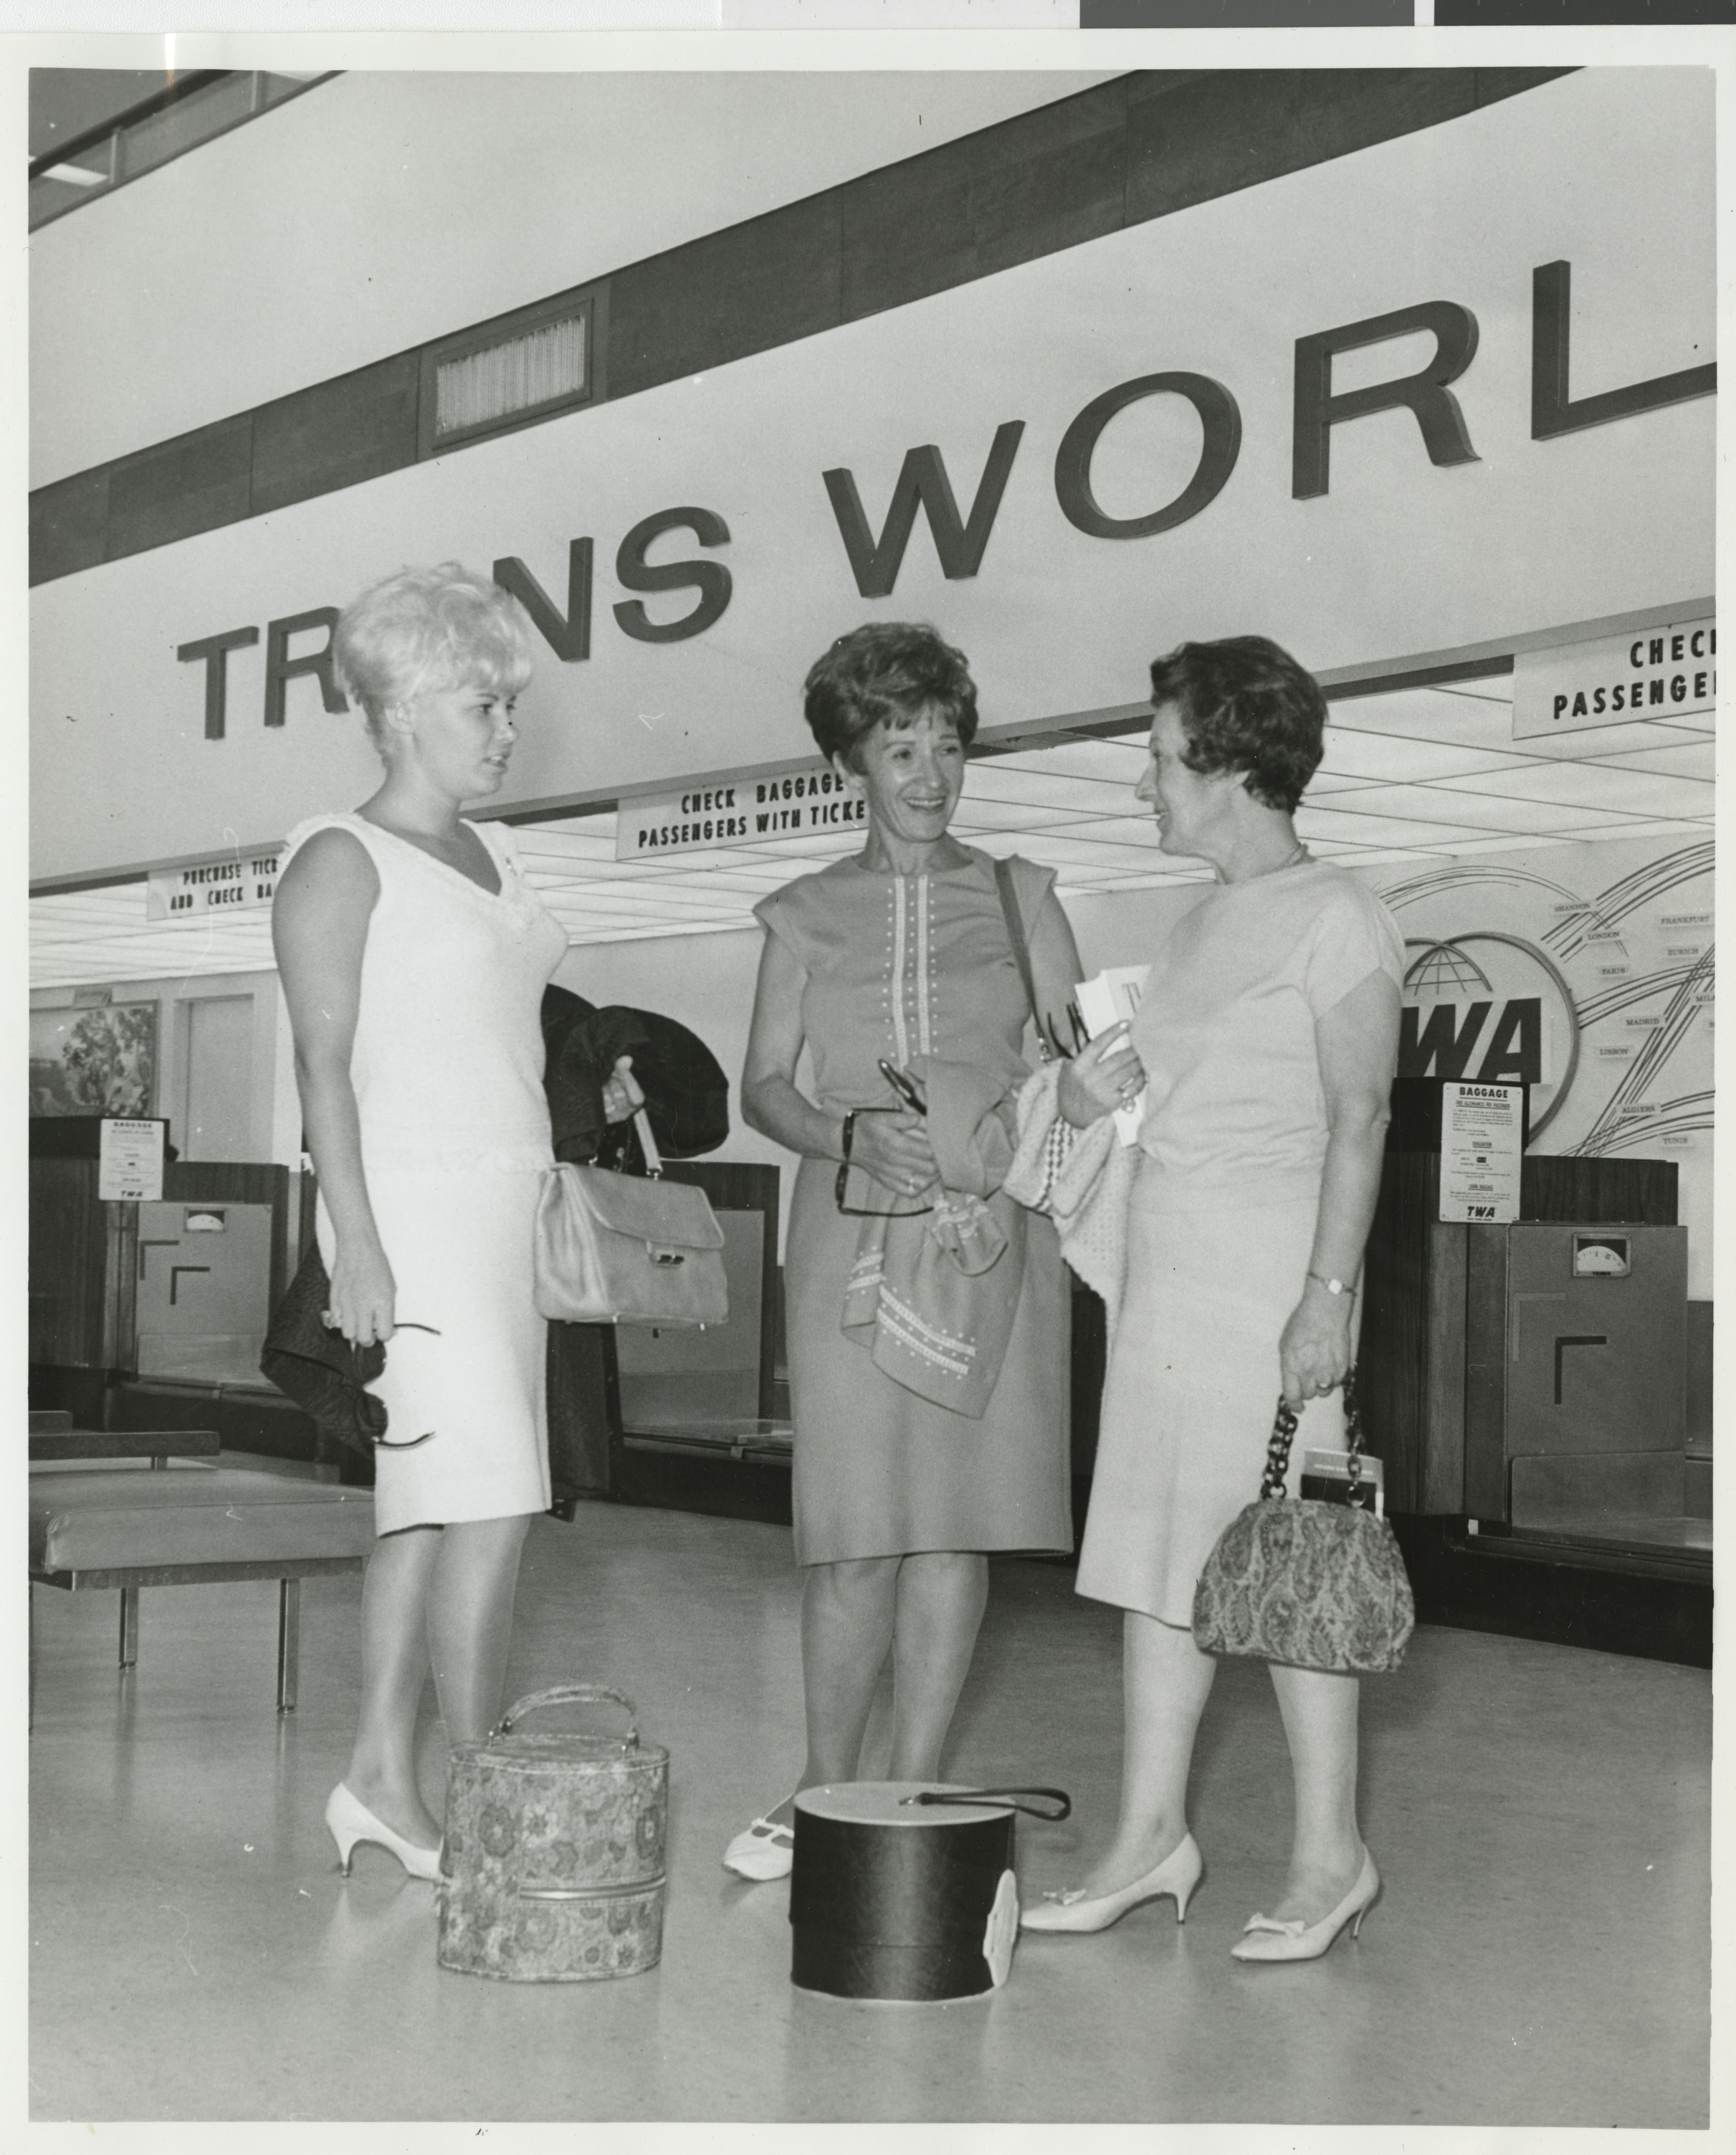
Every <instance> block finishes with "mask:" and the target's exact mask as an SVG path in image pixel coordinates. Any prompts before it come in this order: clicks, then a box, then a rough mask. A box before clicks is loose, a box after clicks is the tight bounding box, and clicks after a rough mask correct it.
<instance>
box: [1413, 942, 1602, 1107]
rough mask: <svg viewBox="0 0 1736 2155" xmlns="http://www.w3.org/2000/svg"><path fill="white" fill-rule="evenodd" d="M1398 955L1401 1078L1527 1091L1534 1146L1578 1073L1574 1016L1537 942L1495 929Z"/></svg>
mask: <svg viewBox="0 0 1736 2155" xmlns="http://www.w3.org/2000/svg"><path fill="white" fill-rule="evenodd" d="M1405 950H1406V953H1407V964H1406V968H1405V1007H1404V1010H1403V1011H1402V1014H1401V1017H1400V1032H1399V1050H1398V1074H1399V1076H1400V1077H1442V1078H1447V1079H1450V1080H1453V1081H1468V1082H1469V1083H1473V1084H1477V1085H1529V1087H1530V1088H1531V1138H1532V1140H1533V1142H1535V1140H1536V1139H1538V1138H1539V1137H1540V1136H1541V1135H1542V1134H1543V1131H1544V1130H1545V1128H1546V1127H1547V1125H1548V1124H1550V1122H1551V1121H1553V1120H1554V1118H1555V1116H1556V1115H1557V1114H1558V1113H1560V1109H1561V1108H1562V1106H1563V1105H1564V1104H1565V1101H1566V1098H1567V1094H1568V1091H1569V1088H1570V1087H1571V1085H1572V1083H1573V1080H1574V1076H1575V1072H1576V1071H1577V1069H1578V1067H1579V1054H1580V1028H1579V1016H1578V1013H1577V1011H1576V1010H1575V1006H1574V1000H1573V990H1571V989H1570V987H1569V985H1568V984H1567V980H1566V978H1565V975H1564V974H1563V973H1562V972H1561V970H1560V968H1559V967H1558V966H1557V965H1555V963H1554V961H1553V960H1551V959H1550V958H1549V957H1547V956H1546V955H1545V954H1544V952H1542V951H1541V950H1539V949H1538V948H1537V946H1536V945H1535V944H1533V943H1529V942H1527V941H1525V939H1524V938H1523V937H1521V936H1518V935H1508V934H1502V933H1501V932H1500V931H1499V930H1498V929H1474V930H1472V931H1471V932H1469V933H1468V934H1463V935H1455V936H1453V937H1451V938H1450V939H1446V940H1443V941H1441V942H1432V941H1422V940H1419V939H1414V938H1413V939H1408V940H1407V943H1406V945H1405ZM1412 954H1414V955H1412Z"/></svg>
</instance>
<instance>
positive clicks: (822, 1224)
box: [754, 852, 1073, 1564]
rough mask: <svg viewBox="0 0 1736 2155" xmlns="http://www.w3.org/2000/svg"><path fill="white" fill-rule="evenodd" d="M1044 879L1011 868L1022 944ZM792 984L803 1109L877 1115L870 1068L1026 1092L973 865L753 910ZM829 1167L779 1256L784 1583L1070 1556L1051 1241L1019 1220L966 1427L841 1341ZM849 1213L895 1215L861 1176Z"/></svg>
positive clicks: (1042, 1227)
mask: <svg viewBox="0 0 1736 2155" xmlns="http://www.w3.org/2000/svg"><path fill="white" fill-rule="evenodd" d="M1053 882H1054V876H1053V874H1052V873H1050V872H1049V870H1047V869H1044V868H1038V867H1036V866H1034V864H1033V863H1030V862H1029V861H1019V860H1015V862H1014V888H1015V890H1016V892H1017V893H1018V898H1019V909H1020V913H1021V915H1022V918H1023V919H1024V924H1025V927H1026V932H1027V934H1028V935H1029V930H1030V928H1031V926H1032V925H1033V924H1034V922H1035V920H1036V918H1037V914H1038V913H1039V910H1040V909H1041V907H1042V904H1043V902H1044V898H1046V897H1047V895H1048V893H1049V888H1050V886H1051V885H1052V883H1053ZM754 911H755V912H756V913H757V914H758V916H759V919H761V920H762V921H763V923H764V924H765V927H766V929H767V930H768V933H770V934H774V935H775V936H776V937H777V938H778V939H779V941H780V942H781V943H783V944H785V945H786V947H787V948H788V949H789V950H790V952H791V953H792V954H793V955H794V957H795V959H796V960H797V962H798V963H799V965H800V966H801V967H802V970H803V972H804V975H805V976H806V977H805V980H804V985H803V990H802V1026H803V1031H804V1033H805V1035H806V1037H807V1042H808V1050H809V1056H810V1057H811V1059H812V1064H813V1072H814V1078H813V1083H814V1094H815V1097H816V1098H817V1099H818V1100H819V1104H820V1105H821V1106H822V1107H824V1108H828V1109H830V1110H832V1111H834V1112H839V1111H841V1110H843V1109H845V1108H869V1107H880V1108H884V1107H891V1106H896V1104H897V1103H896V1097H895V1096H894V1094H893V1093H891V1089H890V1088H889V1087H888V1086H887V1084H886V1079H885V1078H884V1077H882V1075H881V1072H880V1069H879V1067H878V1062H879V1058H880V1057H881V1056H884V1057H886V1059H887V1060H888V1061H889V1062H894V1063H896V1064H897V1065H898V1066H899V1067H901V1068H902V1067H904V1066H905V1065H906V1063H907V1062H909V1061H910V1059H911V1057H912V1056H917V1055H932V1056H935V1057H939V1058H940V1059H941V1060H942V1061H944V1062H969V1063H974V1064H977V1065H978V1066H979V1067H983V1068H987V1069H989V1070H993V1071H994V1072H998V1073H999V1074H1000V1075H1001V1076H1002V1077H1003V1078H1004V1079H1005V1082H1006V1085H1007V1088H1008V1090H1009V1091H1010V1090H1012V1089H1013V1088H1014V1087H1016V1086H1017V1085H1019V1083H1022V1082H1023V1080H1024V1078H1025V1077H1027V1076H1028V1075H1029V1068H1028V1066H1027V1064H1026V1062H1025V1060H1024V1050H1023V1045H1022V1043H1023V1041H1024V1030H1025V1021H1026V1018H1027V1016H1028V1012H1029V1005H1028V1003H1027V1001H1026V999H1025V992H1024V984H1023V982H1022V980H1021V979H1020V976H1019V969H1018V965H1017V962H1016V960H1014V955H1013V950H1012V945H1011V944H1010V943H1009V942H1008V937H1007V926H1006V919H1005V916H1004V915H1003V913H1002V910H1001V903H1000V898H999V894H998V889H997V886H996V883H995V879H994V868H993V862H992V861H990V859H989V858H988V856H987V855H986V854H983V853H978V852H971V854H970V858H969V860H968V863H966V864H965V865H964V866H962V867H961V868H950V869H942V870H941V871H940V872H939V873H933V874H928V875H920V876H896V875H893V874H891V873H887V872H882V871H877V870H874V869H870V868H863V867H862V866H861V865H860V863H858V862H855V861H853V860H843V861H835V862H833V863H831V865H830V867H828V868H823V869H821V870H820V871H819V873H817V874H814V875H807V876H802V877H799V878H797V880H796V881H795V882H794V883H786V884H785V885H784V888H783V889H781V890H779V891H774V893H772V895H771V896H770V897H769V898H763V899H762V900H761V901H760V903H759V904H758V905H757V906H756V907H755V908H754ZM836 1177H837V1164H836V1162H835V1161H832V1160H823V1159H804V1161H803V1162H802V1163H801V1165H800V1168H799V1170H798V1171H797V1175H796V1184H795V1195H794V1201H793V1204H792V1207H791V1212H790V1221H789V1238H788V1241H787V1244H786V1247H785V1252H784V1294H785V1309H786V1320H787V1324H786V1329H787V1335H788V1339H789V1382H790V1409H791V1414H792V1416H793V1419H794V1423H795V1462H794V1519H795V1554H796V1561H797V1562H798V1563H799V1564H831V1563H835V1562H838V1561H840V1560H841V1559H845V1558H850V1557H873V1556H894V1555H906V1554H910V1553H911V1552H912V1551H915V1550H919V1549H1013V1548H1026V1549H1070V1548H1071V1547H1072V1545H1073V1527H1072V1506H1071V1499H1070V1463H1069V1451H1068V1442H1069V1427H1068V1378H1069V1369H1070V1361H1069V1353H1068V1339H1069V1323H1070V1304H1069V1299H1068V1287H1067V1283H1066V1278H1065V1272H1064V1270H1063V1267H1062V1265H1061V1261H1060V1250H1059V1244H1058V1242H1057V1241H1056V1239H1055V1233H1054V1227H1053V1226H1052V1225H1051V1223H1050V1222H1049V1221H1048V1220H1046V1219H1042V1218H1039V1217H1033V1218H1032V1219H1031V1221H1029V1231H1028V1235H1027V1239H1026V1244H1025V1267H1024V1283H1023V1285H1022V1287H1021V1289H1020V1293H1019V1304H1018V1308H1017V1311H1016V1313H1015V1315H1014V1322H1013V1329H1012V1333H1011V1338H1010V1341H1009V1344H1008V1349H1007V1353H1006V1357H1005V1359H1004V1360H1003V1363H1002V1364H1001V1370H1000V1374H999V1376H998V1379H997V1380H996V1382H995V1386H994V1390H993V1394H992V1395H991V1396H990V1399H989V1402H988V1410H987V1412H986V1413H985V1414H984V1415H983V1417H982V1419H981V1420H973V1419H972V1418H971V1417H969V1416H968V1415H961V1414H956V1413H954V1412H952V1410H950V1409H949V1408H947V1407H945V1406H942V1405H937V1404H936V1403H934V1402H932V1401H930V1400H925V1399H922V1398H919V1397H918V1396H917V1395H916V1394H915V1393H914V1392H910V1391H906V1390H905V1388H904V1387H903V1386H902V1385H900V1384H898V1383H896V1381H895V1380H893V1379H892V1378H891V1377H890V1376H888V1375H886V1374H885V1373H884V1372H883V1371H882V1370H881V1369H878V1368H877V1367H876V1364H875V1363H874V1362H873V1360H872V1359H871V1357H870V1355H869V1354H868V1352H867V1351H866V1349H865V1348H864V1347H863V1346H862V1345H861V1344H859V1343H858V1342H857V1341H856V1340H855V1339H847V1338H845V1334H844V1333H843V1330H842V1328H841V1323H840V1320H841V1318H842V1315H843V1309H844V1298H845V1286H846V1282H847V1280H848V1276H849V1273H850V1264H851V1262H852V1260H853V1259H854V1257H855V1254H856V1249H857V1244H858V1241H859V1238H860V1233H861V1228H862V1222H861V1221H860V1220H857V1219H850V1218H846V1217H844V1216H840V1213H839V1211H838V1210H837V1205H836V1202H835V1195H834V1185H835V1180H836ZM852 1188H853V1191H854V1192H855V1194H854V1195H853V1196H852V1200H851V1201H852V1202H855V1203H861V1204H881V1203H884V1204H886V1205H892V1204H894V1203H895V1202H896V1200H894V1198H893V1197H892V1195H891V1193H890V1192H888V1191H885V1190H881V1188H880V1185H878V1184H875V1183H871V1182H870V1181H869V1180H867V1178H866V1177H865V1176H861V1175H858V1176H855V1177H853V1178H852Z"/></svg>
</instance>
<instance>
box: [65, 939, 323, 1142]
mask: <svg viewBox="0 0 1736 2155" xmlns="http://www.w3.org/2000/svg"><path fill="white" fill-rule="evenodd" d="M222 996H247V997H248V998H249V999H250V1000H251V1001H252V1003H253V1029H252V1038H251V1042H250V1067H251V1072H252V1103H253V1104H252V1112H251V1114H250V1116H249V1118H248V1139H247V1144H246V1149H245V1151H244V1153H243V1157H244V1158H246V1159H250V1160H281V1161H283V1163H285V1164H286V1165H289V1166H292V1167H293V1166H294V1165H296V1164H297V1162H298V1161H299V1159H300V1156H301V1154H300V1134H301V1117H300V1111H299V1106H298V1104H297V1103H296V1098H295V1072H294V1062H293V1060H292V1049H291V1042H290V1038H289V1021H288V1012H287V1011H285V1009H284V1007H283V993H282V990H280V988H279V987H278V976H277V975H276V973H275V972H261V973H205V974H200V975H197V977H195V978H192V979H189V980H180V981H176V980H115V981H114V982H113V983H111V984H110V1000H111V1001H114V1002H116V1003H155V1004H156V1006H157V1022H156V1057H157V1061H156V1087H155V1103H154V1105H153V1108H152V1110H151V1112H152V1113H154V1114H156V1115H161V1116H166V1117H167V1118H168V1120H169V1123H170V1126H171V1127H170V1131H169V1137H170V1142H171V1144H174V1145H175V1146H176V1148H177V1149H179V1151H180V1153H181V1157H182V1158H183V1159H189V1158H191V1157H193V1155H192V1154H190V1153H189V1152H188V1150H187V1136H186V1129H185V1127H184V1123H185V1114H186V1088H187V1071H186V1044H187V1037H188V1027H187V1026H186V1021H185V1014H186V1006H187V1005H188V1004H189V1003H192V1002H198V1001H207V1000H209V999H211V998H213V997H222ZM30 1007H31V1009H32V1010H67V1009H71V1008H73V1007H74V990H73V989H71V988H37V989H33V990H32V991H31V996H30Z"/></svg>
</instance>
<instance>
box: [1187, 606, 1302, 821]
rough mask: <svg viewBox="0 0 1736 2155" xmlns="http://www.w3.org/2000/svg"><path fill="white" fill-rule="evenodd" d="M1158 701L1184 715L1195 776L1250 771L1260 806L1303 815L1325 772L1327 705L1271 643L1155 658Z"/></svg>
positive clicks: (1193, 649)
mask: <svg viewBox="0 0 1736 2155" xmlns="http://www.w3.org/2000/svg"><path fill="white" fill-rule="evenodd" d="M1151 701H1152V702H1153V703H1154V704H1174V705H1175V706H1176V709H1177V712H1178V713H1179V714H1180V716H1181V720H1182V729H1183V731H1184V732H1185V733H1186V734H1187V750H1186V751H1185V752H1184V754H1183V755H1182V761H1183V762H1184V763H1185V764H1186V765H1187V768H1188V769H1189V770H1197V771H1198V772H1200V773H1201V775H1208V774H1210V773H1211V772H1213V771H1218V770H1239V771H1243V772H1245V773H1246V783H1247V786H1248V791H1249V792H1250V793H1251V794H1252V795H1253V797H1254V799H1255V800H1256V801H1260V802H1262V803H1263V804H1264V806H1266V807H1268V808H1282V809H1283V810H1284V811H1285V812H1286V813H1287V814H1292V815H1293V814H1294V812H1295V809H1296V804H1297V803H1298V802H1299V801H1300V800H1301V798H1302V795H1303V791H1304V789H1305V787H1306V786H1307V784H1308V781H1309V780H1310V778H1312V777H1313V776H1314V774H1315V771H1316V770H1318V769H1319V768H1320V756H1321V755H1322V753H1323V750H1324V740H1323V736H1324V734H1325V725H1326V699H1325V697H1324V696H1323V695H1322V694H1320V683H1318V682H1317V681H1316V680H1315V678H1314V676H1313V674H1311V673H1307V672H1306V671H1305V669H1304V668H1302V667H1300V666H1299V665H1298V664H1297V663H1296V662H1295V660H1294V658H1291V656H1290V654H1289V652H1287V651H1284V650H1281V649H1280V648H1279V646H1278V645H1277V644H1275V643H1274V642H1272V640H1271V639H1270V637H1264V636H1226V637H1223V639H1222V640H1221V641H1220V642H1217V643H1183V644H1182V645H1180V646H1178V647H1177V649H1175V650H1174V651H1172V652H1171V653H1169V655H1168V657H1167V658H1154V659H1153V660H1152V661H1151Z"/></svg>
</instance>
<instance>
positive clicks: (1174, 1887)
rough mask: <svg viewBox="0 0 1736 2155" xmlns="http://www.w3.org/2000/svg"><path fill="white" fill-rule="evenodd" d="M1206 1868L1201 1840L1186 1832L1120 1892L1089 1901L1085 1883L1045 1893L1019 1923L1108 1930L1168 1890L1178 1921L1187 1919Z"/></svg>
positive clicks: (1045, 1928) (1036, 1927)
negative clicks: (1191, 1902) (1133, 1909)
mask: <svg viewBox="0 0 1736 2155" xmlns="http://www.w3.org/2000/svg"><path fill="white" fill-rule="evenodd" d="M1205 1867H1206V1860H1205V1858H1204V1857H1203V1856H1202V1855H1201V1854H1200V1852H1199V1843H1198V1842H1197V1840H1195V1839H1194V1837H1193V1835H1192V1834H1191V1833H1184V1834H1183V1835H1182V1838H1181V1840H1180V1841H1179V1842H1178V1843H1177V1845H1176V1846H1175V1847H1174V1848H1172V1850H1170V1852H1169V1854H1168V1855H1167V1856H1165V1857H1164V1859H1163V1861H1162V1863H1160V1864H1158V1865H1157V1866H1156V1868H1155V1869H1153V1870H1151V1871H1146V1875H1145V1876H1144V1877H1143V1878H1136V1879H1135V1880H1134V1881H1133V1883H1132V1884H1131V1886H1122V1887H1121V1891H1119V1892H1116V1893H1099V1894H1096V1895H1094V1896H1093V1897H1091V1898H1090V1899H1089V1900H1088V1899H1087V1898H1086V1897H1085V1888H1084V1887H1083V1886H1074V1887H1073V1888H1072V1889H1071V1890H1070V1891H1067V1892H1065V1893H1045V1894H1044V1896H1043V1898H1042V1899H1041V1900H1040V1901H1039V1902H1034V1904H1033V1905H1032V1906H1031V1907H1029V1908H1026V1909H1024V1910H1023V1911H1022V1912H1020V1915H1019V1928H1020V1929H1021V1930H1024V1931H1106V1930H1107V1929H1108V1928H1109V1927H1110V1925H1111V1923H1115V1922H1120V1921H1121V1917H1123V1916H1125V1915H1126V1912H1127V1911H1128V1910H1129V1909H1130V1908H1136V1907H1138V1906H1139V1904H1140V1902H1141V1901H1155V1900H1156V1899H1157V1898H1158V1897H1159V1896H1160V1895H1161V1894H1164V1893H1167V1894H1168V1895H1169V1896H1170V1897H1171V1899H1172V1900H1173V1901H1174V1902H1175V1904H1176V1921H1177V1922H1178V1923H1185V1922H1187V1903H1188V1902H1189V1901H1190V1900H1191V1899H1192V1896H1193V1889H1194V1887H1195V1886H1197V1885H1198V1883H1199V1881H1200V1878H1201V1876H1202V1873H1203V1871H1204V1870H1205Z"/></svg>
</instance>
